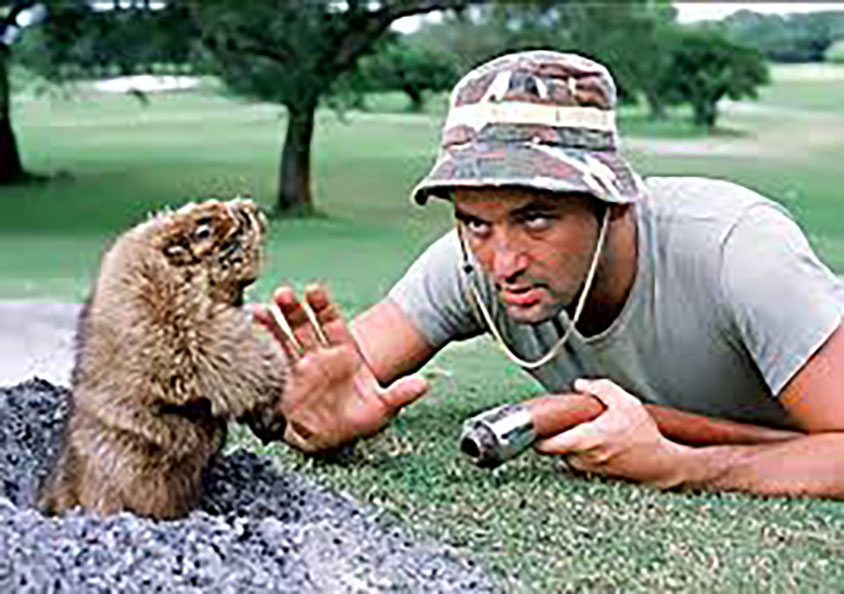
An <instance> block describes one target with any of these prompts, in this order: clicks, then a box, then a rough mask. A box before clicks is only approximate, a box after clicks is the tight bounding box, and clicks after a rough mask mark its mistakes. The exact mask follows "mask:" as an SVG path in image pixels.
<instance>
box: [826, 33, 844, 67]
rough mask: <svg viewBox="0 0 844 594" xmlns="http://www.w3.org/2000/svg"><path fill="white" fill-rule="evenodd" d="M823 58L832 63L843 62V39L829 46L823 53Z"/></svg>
mask: <svg viewBox="0 0 844 594" xmlns="http://www.w3.org/2000/svg"><path fill="white" fill-rule="evenodd" d="M824 60H825V61H827V62H831V63H833V64H844V39H840V40H838V41H836V42H835V43H833V44H832V45H831V46H829V48H828V49H827V50H826V54H824Z"/></svg>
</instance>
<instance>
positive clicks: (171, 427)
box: [40, 200, 285, 518]
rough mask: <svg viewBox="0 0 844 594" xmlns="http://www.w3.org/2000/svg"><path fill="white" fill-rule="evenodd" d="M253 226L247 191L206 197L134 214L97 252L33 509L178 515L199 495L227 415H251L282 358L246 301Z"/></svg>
mask: <svg viewBox="0 0 844 594" xmlns="http://www.w3.org/2000/svg"><path fill="white" fill-rule="evenodd" d="M263 234H264V222H263V219H262V217H261V215H260V214H259V213H258V211H257V210H256V209H255V207H254V205H253V204H252V202H251V201H244V200H233V201H229V202H220V201H217V200H209V201H206V202H202V203H195V204H188V205H186V206H184V207H183V208H181V209H180V210H178V211H176V212H174V213H166V214H160V215H158V216H156V217H154V218H152V219H150V220H149V221H147V222H146V223H143V224H141V225H138V226H137V227H135V228H133V229H131V230H130V231H128V232H126V233H125V234H124V235H122V236H121V237H120V238H119V239H118V240H117V242H116V243H115V244H114V245H113V247H112V248H111V249H110V250H108V251H107V252H106V254H105V255H104V257H103V259H102V262H101V265H100V272H99V276H98V279H97V282H96V285H95V287H94V291H93V294H92V296H91V298H90V300H89V302H88V304H87V306H86V308H85V310H84V311H83V314H82V316H81V317H80V323H79V329H78V337H77V347H78V348H77V359H76V366H75V368H74V371H73V378H72V398H71V407H70V416H69V418H68V423H67V428H66V432H65V440H64V443H63V446H62V449H61V450H60V452H59V454H58V456H57V458H56V460H55V461H54V465H53V468H52V469H51V472H50V475H49V476H48V478H47V480H46V482H45V484H44V485H43V488H42V491H41V497H40V506H41V508H42V510H43V511H45V512H46V513H62V512H65V511H66V510H68V509H70V508H71V507H74V506H77V505H81V506H83V507H84V508H86V509H88V510H91V511H96V512H99V513H101V514H109V513H114V512H118V511H121V510H127V511H131V512H134V513H136V514H138V515H141V516H150V517H154V518H176V517H180V516H183V515H185V514H187V513H188V512H189V511H190V510H191V509H192V508H194V507H195V506H196V505H197V504H198V502H199V499H200V494H201V479H202V472H203V469H205V468H206V466H207V465H208V463H209V462H210V461H211V459H212V458H213V456H214V455H215V454H216V453H217V452H218V450H219V449H220V448H221V447H222V445H223V442H224V441H225V435H226V422H227V421H228V420H230V419H244V418H246V419H250V418H253V417H254V418H258V419H260V418H261V412H262V411H267V412H268V411H270V410H271V408H272V406H273V403H274V402H275V400H276V399H277V398H279V397H280V396H281V391H282V388H283V384H284V369H285V365H284V361H283V359H281V358H280V356H279V354H278V353H276V352H272V351H269V350H262V348H261V347H260V346H259V344H258V343H257V341H256V339H255V337H254V335H253V327H252V324H251V320H250V317H249V316H248V314H247V313H246V312H245V311H244V310H243V309H242V304H243V290H244V288H245V287H246V286H247V285H249V284H250V283H252V282H253V281H254V280H255V278H256V277H257V275H258V267H259V259H260V252H261V250H260V247H261V242H262V237H263ZM265 422H266V421H265ZM264 427H266V425H264Z"/></svg>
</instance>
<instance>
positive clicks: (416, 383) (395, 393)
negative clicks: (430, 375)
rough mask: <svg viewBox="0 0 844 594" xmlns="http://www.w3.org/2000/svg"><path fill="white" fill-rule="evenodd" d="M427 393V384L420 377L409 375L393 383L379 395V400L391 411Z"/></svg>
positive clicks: (397, 409)
mask: <svg viewBox="0 0 844 594" xmlns="http://www.w3.org/2000/svg"><path fill="white" fill-rule="evenodd" d="M427 391H428V382H427V380H425V378H423V377H422V376H421V375H415V374H414V375H409V376H407V377H403V378H401V379H398V380H396V381H395V382H393V383H392V384H391V385H390V387H389V388H387V389H386V390H384V392H382V393H381V395H380V396H381V400H382V401H383V402H384V404H385V405H386V406H387V407H388V408H389V409H390V410H393V411H396V412H398V411H399V409H401V408H402V407H403V406H406V405H408V404H410V403H411V402H414V401H416V400H418V399H419V398H421V397H422V396H423V395H424V394H425V392H427Z"/></svg>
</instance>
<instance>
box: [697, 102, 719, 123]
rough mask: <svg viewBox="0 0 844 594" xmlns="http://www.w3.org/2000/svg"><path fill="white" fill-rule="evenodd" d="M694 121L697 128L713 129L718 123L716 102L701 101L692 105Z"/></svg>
mask: <svg viewBox="0 0 844 594" xmlns="http://www.w3.org/2000/svg"><path fill="white" fill-rule="evenodd" d="M692 109H693V111H694V121H695V124H696V125H698V126H705V127H706V128H708V129H709V130H712V129H713V128H714V127H715V123H716V122H717V121H718V102H717V101H710V100H708V99H702V100H700V101H696V102H695V103H693V104H692Z"/></svg>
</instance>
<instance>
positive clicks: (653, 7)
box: [414, 0, 676, 116]
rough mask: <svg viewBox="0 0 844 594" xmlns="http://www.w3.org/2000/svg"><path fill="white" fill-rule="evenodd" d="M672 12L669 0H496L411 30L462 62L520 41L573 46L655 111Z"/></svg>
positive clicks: (628, 96)
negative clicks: (665, 32)
mask: <svg viewBox="0 0 844 594" xmlns="http://www.w3.org/2000/svg"><path fill="white" fill-rule="evenodd" d="M675 19H676V9H674V8H673V7H672V6H671V4H670V3H669V2H668V1H667V0H620V1H617V2H576V1H568V2H559V1H550V0H535V1H534V2H521V3H514V2H509V3H503V2H502V3H496V4H488V5H486V6H483V7H479V8H476V9H473V10H471V11H466V14H465V15H462V16H456V17H452V18H451V19H447V20H446V21H445V22H443V23H442V24H435V25H429V26H427V27H425V28H424V29H423V30H422V31H420V32H419V33H417V34H414V37H420V38H424V39H425V42H426V43H427V44H428V45H429V46H431V47H437V48H446V49H448V50H449V51H450V52H451V53H452V54H453V55H455V56H456V58H455V59H456V60H458V61H459V67H460V70H467V69H468V68H470V67H472V66H474V65H476V64H478V63H481V62H483V61H485V60H488V59H490V58H493V57H495V56H496V55H499V54H501V53H505V52H510V51H516V50H522V49H523V50H528V49H536V48H550V49H556V50H559V51H567V52H575V53H579V54H582V55H584V56H587V57H590V58H593V59H595V60H598V61H599V62H602V63H603V64H606V65H607V67H608V68H609V69H610V71H611V72H612V74H613V77H614V79H615V81H616V85H617V87H618V92H619V97H620V98H621V99H622V100H627V101H635V100H636V99H637V98H638V96H639V95H640V94H641V95H643V96H644V97H645V99H646V100H647V102H648V104H649V106H650V107H651V111H652V112H653V113H654V114H655V115H657V116H659V115H661V114H662V113H663V109H664V106H663V103H662V97H661V95H660V94H659V93H658V91H657V88H656V85H655V81H654V76H653V75H654V71H655V70H656V69H659V68H660V65H659V63H660V62H664V61H665V57H666V54H665V52H664V51H663V50H664V43H663V40H662V31H663V29H665V28H667V27H669V26H670V25H671V24H673V23H674V21H675Z"/></svg>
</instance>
